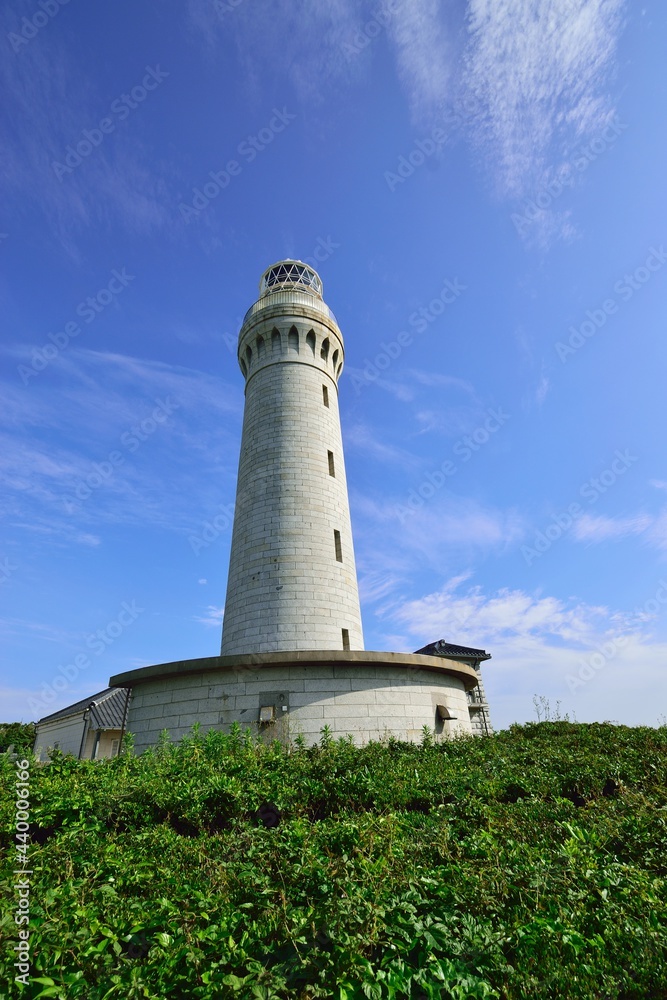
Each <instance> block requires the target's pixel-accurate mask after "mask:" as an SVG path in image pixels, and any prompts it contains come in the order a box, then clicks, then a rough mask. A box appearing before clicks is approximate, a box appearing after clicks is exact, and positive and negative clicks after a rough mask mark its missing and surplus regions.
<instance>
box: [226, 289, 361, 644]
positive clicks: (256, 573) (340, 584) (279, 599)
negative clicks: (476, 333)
mask: <svg viewBox="0 0 667 1000" xmlns="http://www.w3.org/2000/svg"><path fill="white" fill-rule="evenodd" d="M300 295H301V298H303V293H300ZM306 297H307V296H306ZM283 298H284V295H283ZM261 301H262V300H261V299H260V302H261ZM325 308H326V307H325ZM323 352H324V354H325V356H324V357H323ZM239 360H240V363H241V364H242V367H243V370H244V373H245V374H246V378H247V382H246V403H245V413H244V422H243V437H242V443H241V456H240V461H239V473H238V484H237V494H236V508H235V514H234V530H233V535H232V547H231V555H230V566H229V578H228V585H227V597H226V602H225V616H224V624H223V634H222V654H223V655H233V654H239V653H255V652H272V651H278V650H336V649H343V648H344V640H343V629H346V630H347V632H348V635H349V648H350V649H352V650H362V649H363V648H364V646H363V633H362V626H361V611H360V607H359V593H358V587H357V577H356V568H355V560H354V548H353V541H352V528H351V523H350V510H349V502H348V495H347V481H346V477H345V462H344V458H343V445H342V438H341V429H340V417H339V411H338V388H337V378H338V375H339V374H340V371H341V369H342V365H343V343H342V337H341V335H340V331H339V330H338V327H337V326H336V324H335V323H334V322H333V320H332V319H330V318H329V317H328V316H325V315H324V314H323V313H322V312H319V311H318V310H316V309H314V308H313V309H309V308H308V307H307V306H306V305H304V304H303V303H300V304H299V305H298V308H297V307H296V306H293V307H291V306H289V305H286V304H285V303H284V302H283V301H281V302H280V303H279V304H276V305H273V306H270V305H268V306H267V307H266V308H262V309H261V310H260V311H258V312H256V313H254V314H253V315H252V316H251V317H250V318H249V320H247V322H246V324H245V325H244V327H243V328H242V330H241V334H240V337H239ZM323 387H324V388H326V395H327V397H328V399H327V402H328V405H326V404H325V394H324V392H323ZM328 452H331V453H332V456H333V466H334V469H333V471H334V473H335V474H334V475H331V474H330V467H329V458H328ZM334 531H337V532H339V533H340V548H341V554H342V562H340V561H338V560H337V558H336V547H335V538H334Z"/></svg>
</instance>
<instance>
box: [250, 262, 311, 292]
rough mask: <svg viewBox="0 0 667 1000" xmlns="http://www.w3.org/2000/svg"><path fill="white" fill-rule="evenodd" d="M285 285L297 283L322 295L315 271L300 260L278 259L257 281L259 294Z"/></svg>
mask: <svg viewBox="0 0 667 1000" xmlns="http://www.w3.org/2000/svg"><path fill="white" fill-rule="evenodd" d="M285 285H299V286H300V287H301V288H307V289H308V290H309V291H311V292H315V293H316V294H317V295H319V296H320V298H321V297H322V281H321V279H320V276H319V274H318V273H317V271H314V270H313V269H312V267H309V266H308V264H304V263H303V261H302V260H290V259H288V260H279V261H278V263H277V264H272V265H271V267H268V268H267V269H266V271H265V272H264V274H263V275H262V277H261V279H260V282H259V294H260V296H262V295H266V293H267V292H270V291H273V290H274V289H276V288H280V287H281V286H282V287H284V286H285Z"/></svg>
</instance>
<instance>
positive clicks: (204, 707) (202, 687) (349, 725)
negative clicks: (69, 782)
mask: <svg viewBox="0 0 667 1000" xmlns="http://www.w3.org/2000/svg"><path fill="white" fill-rule="evenodd" d="M353 670H357V671H358V675H357V676H355V677H351V676H350V673H351V672H352V671H353ZM165 682H166V683H165ZM111 683H112V684H114V685H127V686H130V687H131V688H132V698H131V700H130V707H129V712H128V719H127V729H128V731H129V732H131V733H133V734H134V739H135V751H136V752H137V753H142V752H143V751H144V750H146V749H147V748H148V747H150V746H154V745H155V744H156V743H157V742H158V740H159V737H160V733H161V731H162V730H163V729H167V730H168V731H169V733H170V735H171V737H172V739H173V740H174V741H176V740H178V739H180V737H181V736H182V735H183V734H184V733H187V732H188V731H189V730H190V729H191V727H192V726H193V725H194V723H195V722H200V723H201V726H202V730H203V731H204V732H205V731H206V730H207V729H218V730H220V731H222V732H229V730H230V728H231V726H232V724H233V723H234V722H238V723H239V725H240V726H241V727H242V728H243V729H250V730H251V731H252V732H253V733H255V734H261V735H262V738H266V739H268V740H272V739H275V738H278V739H280V740H281V742H282V741H284V742H293V740H294V739H295V738H296V736H297V735H299V733H301V734H302V735H303V736H304V737H305V739H306V742H307V743H310V744H312V743H317V742H318V741H319V739H320V730H321V729H322V727H323V726H324V725H328V726H329V728H330V729H331V732H332V734H333V736H334V738H336V739H337V738H338V737H339V736H347V735H348V734H349V733H352V735H353V738H354V741H355V743H356V744H358V745H359V744H362V743H367V742H368V741H369V740H371V739H379V737H380V735H382V734H383V733H385V732H389V733H392V734H393V735H394V736H396V738H397V739H404V740H417V741H419V740H420V739H421V736H422V727H423V726H425V725H426V726H428V727H429V729H431V730H434V731H435V733H436V736H438V737H439V738H442V739H445V738H447V737H448V736H451V735H454V734H456V733H471V732H472V727H471V722H470V715H469V711H468V702H467V695H466V692H467V691H469V690H472V689H473V688H474V686H475V685H476V683H477V675H476V673H475V671H474V669H473V668H472V667H468V666H466V665H464V664H461V663H456V662H455V661H453V660H447V659H444V658H443V657H433V656H421V655H417V654H408V653H381V652H364V651H350V652H343V651H342V650H341V651H336V652H333V653H331V652H317V651H312V652H305V651H304V652H300V653H299V652H294V653H265V654H258V655H253V656H240V657H231V656H230V657H208V658H205V659H202V660H190V661H188V660H186V661H184V662H180V663H168V664H161V665H158V666H155V667H143V668H142V669H141V670H135V671H130V672H129V673H127V674H119V675H118V676H116V677H113V678H111ZM267 705H268V706H270V705H272V706H273V708H274V714H275V720H276V724H275V725H272V724H268V725H265V724H262V723H260V721H259V712H260V708H262V707H266V706H267ZM438 705H444V706H445V707H446V708H447V709H448V710H449V713H450V715H451V716H452V717H453V718H452V720H451V721H445V722H443V721H442V720H440V719H439V718H438V712H437V706H438ZM283 706H285V709H284V710H283Z"/></svg>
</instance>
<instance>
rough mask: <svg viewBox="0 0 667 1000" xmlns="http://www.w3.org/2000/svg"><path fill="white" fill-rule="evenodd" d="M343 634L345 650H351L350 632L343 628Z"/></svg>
mask: <svg viewBox="0 0 667 1000" xmlns="http://www.w3.org/2000/svg"><path fill="white" fill-rule="evenodd" d="M341 633H342V636H343V649H349V648H350V630H349V629H347V628H342V629H341Z"/></svg>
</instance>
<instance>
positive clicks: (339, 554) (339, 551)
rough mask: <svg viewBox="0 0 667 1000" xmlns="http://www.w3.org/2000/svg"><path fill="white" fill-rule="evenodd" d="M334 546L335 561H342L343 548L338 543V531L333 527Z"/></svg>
mask: <svg viewBox="0 0 667 1000" xmlns="http://www.w3.org/2000/svg"><path fill="white" fill-rule="evenodd" d="M334 548H335V549H336V562H342V561H343V548H342V546H341V544H340V531H337V530H336V528H334Z"/></svg>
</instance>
